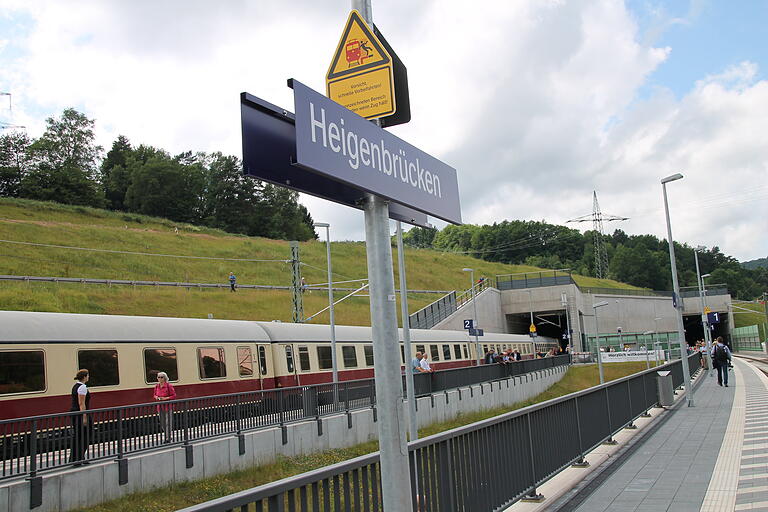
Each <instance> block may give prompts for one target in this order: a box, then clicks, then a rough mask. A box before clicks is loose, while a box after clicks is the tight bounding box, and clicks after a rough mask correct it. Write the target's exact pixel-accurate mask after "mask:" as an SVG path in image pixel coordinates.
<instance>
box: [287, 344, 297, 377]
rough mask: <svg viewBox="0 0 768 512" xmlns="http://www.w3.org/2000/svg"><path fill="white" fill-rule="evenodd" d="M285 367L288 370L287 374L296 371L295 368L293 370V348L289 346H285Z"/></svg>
mask: <svg viewBox="0 0 768 512" xmlns="http://www.w3.org/2000/svg"><path fill="white" fill-rule="evenodd" d="M285 367H286V369H287V370H288V373H293V372H294V371H296V368H294V365H293V347H292V346H290V345H286V346H285Z"/></svg>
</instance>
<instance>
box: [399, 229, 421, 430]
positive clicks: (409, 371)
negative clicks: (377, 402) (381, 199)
mask: <svg viewBox="0 0 768 512" xmlns="http://www.w3.org/2000/svg"><path fill="white" fill-rule="evenodd" d="M397 264H398V269H399V270H398V271H399V274H400V315H401V316H402V318H403V346H404V347H405V350H404V353H405V356H404V357H403V359H405V361H404V362H405V390H406V391H405V394H406V397H407V398H408V434H410V438H411V441H414V440H416V439H418V438H419V430H418V428H417V425H416V395H415V393H414V390H413V368H411V364H410V361H411V326H410V325H408V293H407V290H408V285H407V284H406V280H405V251H404V250H403V227H402V225H401V224H400V221H397Z"/></svg>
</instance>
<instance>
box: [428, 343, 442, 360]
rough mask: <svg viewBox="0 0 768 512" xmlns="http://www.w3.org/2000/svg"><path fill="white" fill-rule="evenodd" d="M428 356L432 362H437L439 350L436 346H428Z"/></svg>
mask: <svg viewBox="0 0 768 512" xmlns="http://www.w3.org/2000/svg"><path fill="white" fill-rule="evenodd" d="M429 354H430V355H431V356H432V360H433V361H439V360H440V349H439V347H438V346H437V345H430V346H429Z"/></svg>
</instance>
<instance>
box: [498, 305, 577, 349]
mask: <svg viewBox="0 0 768 512" xmlns="http://www.w3.org/2000/svg"><path fill="white" fill-rule="evenodd" d="M506 317H507V332H508V333H510V334H529V333H530V331H529V328H530V325H531V314H530V313H511V314H507V315H506ZM533 323H534V324H535V325H536V334H538V335H539V336H546V337H549V338H555V339H557V340H560V346H561V347H562V348H565V345H566V344H567V342H566V341H565V340H564V339H563V335H564V334H565V333H566V332H567V331H568V327H567V325H568V323H567V321H566V319H565V310H554V311H534V312H533ZM571 329H573V326H572V327H571Z"/></svg>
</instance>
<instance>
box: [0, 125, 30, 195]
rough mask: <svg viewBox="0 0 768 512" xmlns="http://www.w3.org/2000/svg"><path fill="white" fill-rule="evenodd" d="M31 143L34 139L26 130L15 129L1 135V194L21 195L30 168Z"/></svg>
mask: <svg viewBox="0 0 768 512" xmlns="http://www.w3.org/2000/svg"><path fill="white" fill-rule="evenodd" d="M31 144H32V140H31V139H30V138H29V136H28V135H27V134H26V132H21V131H13V132H10V133H6V134H3V135H0V196H6V197H18V196H19V193H20V192H21V181H22V180H23V179H24V176H26V174H27V172H29V168H30V161H29V147H30V145H31Z"/></svg>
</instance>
